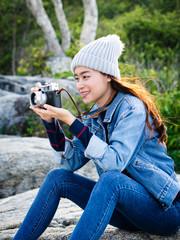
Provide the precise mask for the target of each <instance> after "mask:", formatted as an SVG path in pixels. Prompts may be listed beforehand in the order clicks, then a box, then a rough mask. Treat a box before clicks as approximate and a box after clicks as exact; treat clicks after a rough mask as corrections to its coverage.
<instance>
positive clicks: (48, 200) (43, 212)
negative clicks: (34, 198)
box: [27, 182, 88, 240]
mask: <svg viewBox="0 0 180 240" xmlns="http://www.w3.org/2000/svg"><path fill="white" fill-rule="evenodd" d="M64 184H69V185H77V186H79V185H78V184H74V183H71V182H63V183H59V184H57V185H56V186H55V187H54V188H53V189H52V191H51V193H50V196H49V198H48V199H47V201H46V203H45V207H44V209H43V210H42V214H40V215H41V216H40V218H39V219H38V220H37V223H36V224H35V226H34V229H33V230H32V232H31V233H30V235H29V237H28V238H27V240H30V239H31V237H32V235H33V234H34V233H35V231H36V230H37V228H38V226H39V224H40V223H41V221H42V218H43V216H44V214H45V211H46V209H47V206H48V204H49V202H50V200H51V198H52V196H53V194H54V192H55V190H56V188H57V187H59V186H60V185H64ZM81 187H82V188H84V190H86V188H85V187H83V186H81ZM87 192H88V191H87Z"/></svg>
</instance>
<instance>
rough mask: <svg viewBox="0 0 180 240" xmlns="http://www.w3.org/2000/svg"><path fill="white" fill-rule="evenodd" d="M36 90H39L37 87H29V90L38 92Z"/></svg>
mask: <svg viewBox="0 0 180 240" xmlns="http://www.w3.org/2000/svg"><path fill="white" fill-rule="evenodd" d="M38 91H39V88H38V87H34V88H31V92H38Z"/></svg>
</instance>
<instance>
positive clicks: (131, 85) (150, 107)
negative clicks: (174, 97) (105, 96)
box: [108, 76, 167, 142]
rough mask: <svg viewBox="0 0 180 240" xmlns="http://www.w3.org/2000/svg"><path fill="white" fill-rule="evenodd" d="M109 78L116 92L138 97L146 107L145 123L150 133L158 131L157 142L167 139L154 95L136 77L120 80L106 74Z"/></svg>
mask: <svg viewBox="0 0 180 240" xmlns="http://www.w3.org/2000/svg"><path fill="white" fill-rule="evenodd" d="M108 77H110V78H111V86H112V88H113V89H115V90H116V91H118V92H123V93H128V94H131V95H133V96H136V97H138V98H139V99H140V100H141V101H142V102H143V103H144V106H145V108H146V124H147V126H148V128H149V130H150V134H152V132H153V126H154V130H155V131H156V132H158V133H159V142H163V141H167V134H166V130H167V128H166V126H165V125H164V123H163V121H162V119H161V115H160V111H159V109H158V108H157V106H156V104H155V101H154V97H153V96H152V95H151V94H150V93H149V91H147V90H146V88H145V87H144V85H142V84H141V83H140V82H139V81H138V80H137V78H134V79H133V78H132V79H129V80H127V78H125V77H124V78H122V79H121V81H120V80H118V79H117V78H115V77H112V76H108ZM149 115H150V116H151V117H152V118H153V126H152V125H151V124H150V122H149Z"/></svg>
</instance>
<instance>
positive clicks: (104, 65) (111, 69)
mask: <svg viewBox="0 0 180 240" xmlns="http://www.w3.org/2000/svg"><path fill="white" fill-rule="evenodd" d="M123 49H124V44H123V43H122V41H121V40H120V37H119V36H117V35H115V34H112V35H108V36H106V37H102V38H99V39H97V40H95V41H93V42H90V43H89V44H87V45H86V46H84V47H83V48H82V49H81V50H80V51H79V52H78V53H77V54H76V55H75V57H74V58H73V60H72V63H71V71H72V72H73V74H74V69H75V68H76V67H77V66H84V67H88V68H91V69H94V70H97V71H99V72H102V73H106V74H109V75H111V76H114V77H116V78H118V79H120V78H121V76H120V70H119V66H118V58H119V57H120V55H121V54H122V52H123Z"/></svg>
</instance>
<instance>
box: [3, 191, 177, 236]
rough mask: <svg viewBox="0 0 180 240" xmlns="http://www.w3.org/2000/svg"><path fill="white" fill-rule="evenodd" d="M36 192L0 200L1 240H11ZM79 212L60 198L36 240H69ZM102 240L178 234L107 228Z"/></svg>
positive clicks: (79, 215)
mask: <svg viewBox="0 0 180 240" xmlns="http://www.w3.org/2000/svg"><path fill="white" fill-rule="evenodd" d="M37 192H38V189H34V190H30V191H27V192H25V193H21V194H18V195H16V196H12V197H8V198H5V199H1V200H0V240H10V239H12V238H13V236H14V234H15V233H16V232H17V230H18V228H19V226H20V224H21V223H22V221H23V219H24V217H25V215H26V213H27V211H28V209H29V207H30V205H31V203H32V201H33V199H34V198H35V196H36V194H37ZM81 214H82V210H81V209H80V208H79V207H78V206H76V205H75V204H74V203H72V202H71V201H69V200H67V199H61V202H60V204H59V207H58V209H57V212H56V214H55V216H54V218H53V220H52V221H51V223H50V225H49V227H48V228H47V229H46V231H45V232H44V233H43V235H42V236H41V237H40V238H39V240H52V239H54V240H55V239H57V240H65V239H69V236H70V234H71V233H72V231H73V229H74V227H75V225H76V224H77V222H78V219H79V218H80V217H81ZM100 239H101V240H105V239H106V240H109V239H112V240H132V239H134V240H140V239H141V240H148V239H149V240H177V239H180V231H179V232H178V233H176V234H172V235H170V236H155V235H150V234H148V233H144V232H129V231H122V230H118V229H116V228H114V227H112V226H110V225H108V227H107V228H106V231H105V232H104V234H103V235H102V237H101V238H100Z"/></svg>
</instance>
